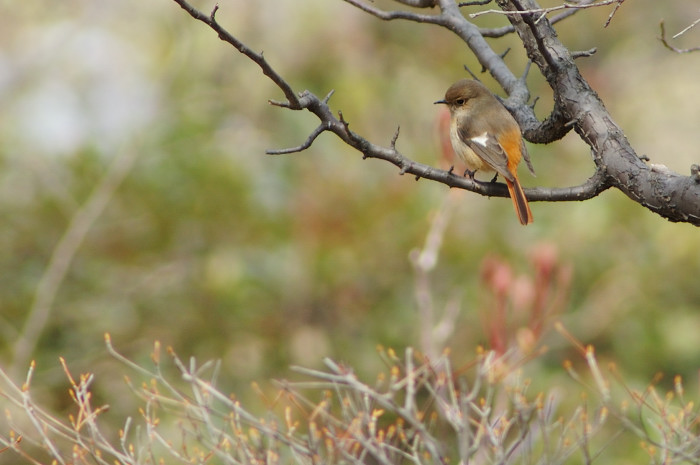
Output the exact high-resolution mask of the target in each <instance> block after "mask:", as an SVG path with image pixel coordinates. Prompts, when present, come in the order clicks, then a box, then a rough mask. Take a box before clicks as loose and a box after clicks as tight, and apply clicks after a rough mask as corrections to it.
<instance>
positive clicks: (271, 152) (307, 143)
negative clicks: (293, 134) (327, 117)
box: [265, 123, 330, 155]
mask: <svg viewBox="0 0 700 465" xmlns="http://www.w3.org/2000/svg"><path fill="white" fill-rule="evenodd" d="M329 129H330V128H329V125H328V124H327V123H322V124H319V125H318V127H316V129H314V130H313V131H312V132H311V134H309V137H308V138H307V139H306V140H305V141H304V142H303V143H302V144H301V145H297V146H296V147H289V148H286V149H277V150H273V149H270V150H265V153H266V154H267V155H286V154H289V153H296V152H302V151H304V150H306V149H308V148H309V147H311V144H313V143H314V141H315V140H316V138H317V137H318V136H319V135H320V134H321V133H322V132H325V131H328V130H329Z"/></svg>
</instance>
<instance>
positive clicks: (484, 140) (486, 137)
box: [471, 132, 489, 147]
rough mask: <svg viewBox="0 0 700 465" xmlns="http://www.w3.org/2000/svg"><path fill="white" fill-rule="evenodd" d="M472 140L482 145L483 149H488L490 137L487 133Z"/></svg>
mask: <svg viewBox="0 0 700 465" xmlns="http://www.w3.org/2000/svg"><path fill="white" fill-rule="evenodd" d="M471 140H472V141H473V142H476V143H477V144H479V145H481V146H482V147H486V146H487V145H488V142H489V135H488V133H486V132H485V133H483V134H482V135H480V136H476V137H472V138H471Z"/></svg>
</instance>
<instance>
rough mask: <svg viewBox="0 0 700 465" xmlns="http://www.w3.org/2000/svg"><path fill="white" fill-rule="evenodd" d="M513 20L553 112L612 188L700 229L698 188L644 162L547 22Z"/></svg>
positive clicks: (524, 4)
mask: <svg viewBox="0 0 700 465" xmlns="http://www.w3.org/2000/svg"><path fill="white" fill-rule="evenodd" d="M500 6H501V7H503V8H504V9H505V10H506V11H520V12H521V13H522V12H526V11H532V10H538V9H540V6H539V5H538V4H537V2H536V1H535V0H502V1H501V2H500ZM509 19H510V21H511V23H512V24H513V26H514V27H515V28H516V30H517V32H518V35H519V36H520V38H521V40H522V42H523V45H524V46H525V49H526V51H527V54H528V57H530V59H531V60H532V61H533V62H534V63H535V64H536V65H537V66H538V67H539V68H540V71H541V72H542V74H543V75H544V77H545V78H546V79H547V81H548V83H549V85H550V87H551V88H552V90H553V91H554V101H555V107H558V108H559V109H560V111H561V112H562V115H563V117H564V119H566V120H569V121H570V122H571V124H572V125H573V127H574V130H575V131H576V132H577V133H578V134H579V136H580V137H581V139H582V140H583V141H584V142H586V144H588V145H589V146H590V147H591V149H592V153H593V161H594V163H595V164H596V165H597V166H598V167H599V168H600V169H604V170H605V171H606V173H607V178H608V179H609V181H610V182H611V184H612V186H613V187H616V188H618V189H619V190H621V191H622V192H623V193H625V194H626V195H627V196H628V197H629V198H631V199H632V200H634V201H636V202H638V203H640V204H641V205H643V206H645V207H647V208H649V209H650V210H651V211H653V212H655V213H658V214H659V215H661V216H663V217H664V218H667V219H668V220H670V221H682V222H688V223H692V224H695V225H696V226H697V225H700V183H698V182H697V180H696V179H695V178H694V177H693V176H681V175H679V174H677V173H673V172H671V171H670V170H667V169H658V168H654V167H653V166H650V165H647V164H645V163H644V162H643V161H642V160H641V159H640V157H639V156H638V155H637V154H636V153H635V151H634V149H633V148H632V147H631V146H630V144H629V141H628V140H627V138H626V137H625V135H624V133H623V131H622V130H621V129H620V128H619V127H618V126H617V124H615V122H614V121H613V118H612V116H611V115H610V114H609V113H608V111H607V109H606V108H605V106H604V105H603V102H601V100H600V98H599V97H598V95H597V94H596V93H595V91H594V90H593V89H592V88H591V87H590V85H589V84H588V82H586V80H585V79H584V78H583V76H581V74H580V72H579V70H578V68H577V67H576V65H575V64H574V61H573V56H572V55H571V53H570V52H569V50H567V49H566V47H564V45H563V44H562V43H561V42H560V41H559V39H558V38H557V35H556V32H555V31H554V29H553V28H552V26H551V23H550V22H549V21H548V20H547V18H546V17H541V16H540V15H539V14H536V13H527V14H518V15H513V16H509Z"/></svg>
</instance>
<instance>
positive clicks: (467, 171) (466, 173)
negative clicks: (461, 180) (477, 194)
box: [463, 168, 476, 181]
mask: <svg viewBox="0 0 700 465" xmlns="http://www.w3.org/2000/svg"><path fill="white" fill-rule="evenodd" d="M475 174H476V170H474V171H472V170H470V169H469V168H465V169H464V175H463V176H464V177H465V178H466V177H469V179H471V180H472V181H473V180H474V175H475Z"/></svg>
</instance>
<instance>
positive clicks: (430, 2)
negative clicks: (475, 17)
mask: <svg viewBox="0 0 700 465" xmlns="http://www.w3.org/2000/svg"><path fill="white" fill-rule="evenodd" d="M395 1H397V2H399V3H403V4H404V5H408V6H412V7H414V8H432V7H434V6H435V3H436V2H435V0H395ZM489 1H490V0H489Z"/></svg>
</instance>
